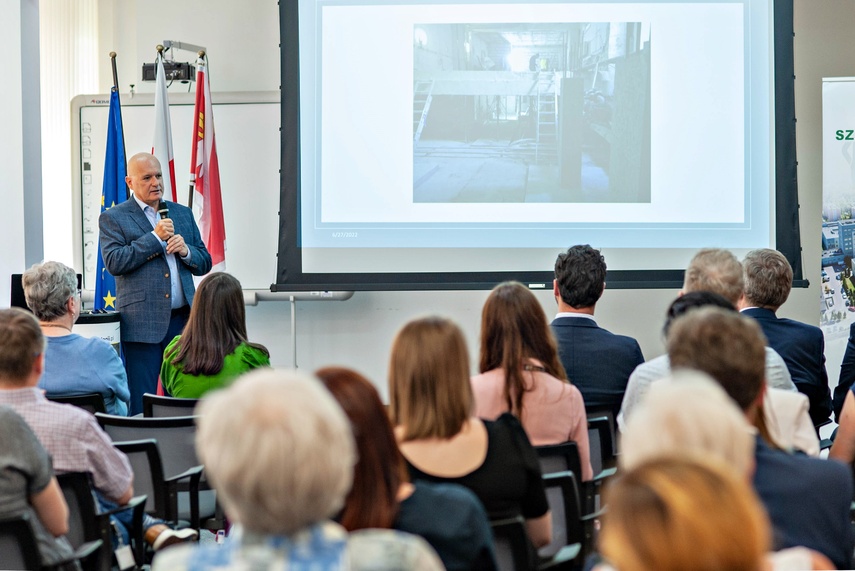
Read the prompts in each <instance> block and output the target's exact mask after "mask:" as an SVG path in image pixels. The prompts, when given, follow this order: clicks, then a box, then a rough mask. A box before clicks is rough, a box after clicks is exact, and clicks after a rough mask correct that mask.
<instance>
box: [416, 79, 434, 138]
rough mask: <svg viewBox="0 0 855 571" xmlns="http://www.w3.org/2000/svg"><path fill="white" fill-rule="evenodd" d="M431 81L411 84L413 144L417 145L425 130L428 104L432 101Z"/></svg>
mask: <svg viewBox="0 0 855 571" xmlns="http://www.w3.org/2000/svg"><path fill="white" fill-rule="evenodd" d="M431 91H433V80H431V81H419V80H416V81H415V82H414V83H413V143H418V142H419V139H420V138H421V136H422V130H423V129H424V128H425V121H427V116H428V111H430V102H431V99H432V96H431Z"/></svg>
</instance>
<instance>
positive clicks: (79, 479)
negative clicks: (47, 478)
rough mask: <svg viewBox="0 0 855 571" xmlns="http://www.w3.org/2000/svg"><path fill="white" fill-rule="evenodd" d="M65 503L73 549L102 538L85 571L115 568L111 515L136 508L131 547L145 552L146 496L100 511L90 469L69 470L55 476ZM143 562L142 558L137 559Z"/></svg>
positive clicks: (69, 537) (67, 535)
mask: <svg viewBox="0 0 855 571" xmlns="http://www.w3.org/2000/svg"><path fill="white" fill-rule="evenodd" d="M56 479H57V481H58V482H59V486H60V488H61V489H62V493H63V495H64V496H65V503H66V504H68V533H67V534H65V538H66V539H67V540H68V542H69V543H70V544H71V546H72V547H74V548H79V547H80V546H82V545H84V544H85V543H87V542H90V541H96V540H101V541H102V546H101V548H100V550H99V555H98V556H97V557H91V558H90V559H88V560H87V562H86V563H87V564H86V565H84V566H83V569H84V571H110V570H111V569H112V567H113V551H112V549H111V547H112V537H111V536H112V534H111V531H112V530H111V525H110V516H111V515H113V514H115V513H118V512H120V511H124V510H127V509H130V510H133V522H134V525H133V530H132V531H133V532H134V535H132V536H131V547H132V548H135V553H137V552H138V553H142V551H141V547H142V543H143V529H142V519H143V510H144V508H145V501H146V496H137V497H134V498H132V499H131V501H130V502H128V503H127V504H126V505H124V506H120V507H118V508H116V509H113V510H109V511H106V512H102V511H100V508H99V505H98V503H97V501H96V499H95V496H94V487H93V485H92V477H91V476H90V475H89V472H67V473H65V474H58V475H57V477H56ZM137 563H138V564H140V565H141V564H142V563H143V561H142V559H141V558H138V559H137Z"/></svg>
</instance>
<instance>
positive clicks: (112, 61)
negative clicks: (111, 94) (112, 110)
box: [110, 52, 130, 198]
mask: <svg viewBox="0 0 855 571" xmlns="http://www.w3.org/2000/svg"><path fill="white" fill-rule="evenodd" d="M110 64H111V65H112V67H113V91H115V92H116V99H117V100H118V101H119V105H120V106H121V104H122V99H121V97H120V96H119V74H118V73H117V72H116V52H110ZM119 128H120V129H121V132H122V152H123V153H124V154H125V161H127V160H128V149H127V147H125V127H124V125H122V114H121V113H119ZM125 168H126V169H127V163H125ZM125 194H126V196H125V198H129V197H130V189H128V188H125Z"/></svg>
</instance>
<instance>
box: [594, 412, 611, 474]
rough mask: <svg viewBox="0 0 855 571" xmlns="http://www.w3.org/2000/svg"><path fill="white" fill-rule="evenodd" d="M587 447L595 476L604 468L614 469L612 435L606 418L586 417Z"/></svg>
mask: <svg viewBox="0 0 855 571" xmlns="http://www.w3.org/2000/svg"><path fill="white" fill-rule="evenodd" d="M588 445H589V450H590V454H591V468H592V469H593V471H594V475H595V476H596V475H597V474H599V473H600V472H602V471H603V470H605V469H606V468H613V467H614V465H615V454H614V434H613V433H612V431H611V424H610V422H609V419H608V417H606V416H589V417H588Z"/></svg>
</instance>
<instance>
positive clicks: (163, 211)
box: [157, 199, 169, 220]
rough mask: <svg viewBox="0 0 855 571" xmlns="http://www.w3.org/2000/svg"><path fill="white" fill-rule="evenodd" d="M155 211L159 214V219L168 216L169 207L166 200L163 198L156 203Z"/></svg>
mask: <svg viewBox="0 0 855 571" xmlns="http://www.w3.org/2000/svg"><path fill="white" fill-rule="evenodd" d="M157 213H158V214H159V215H160V219H161V220H165V219H167V218H169V207H168V206H166V202H164V201H163V199H161V201H160V202H159V203H158V204H157Z"/></svg>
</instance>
